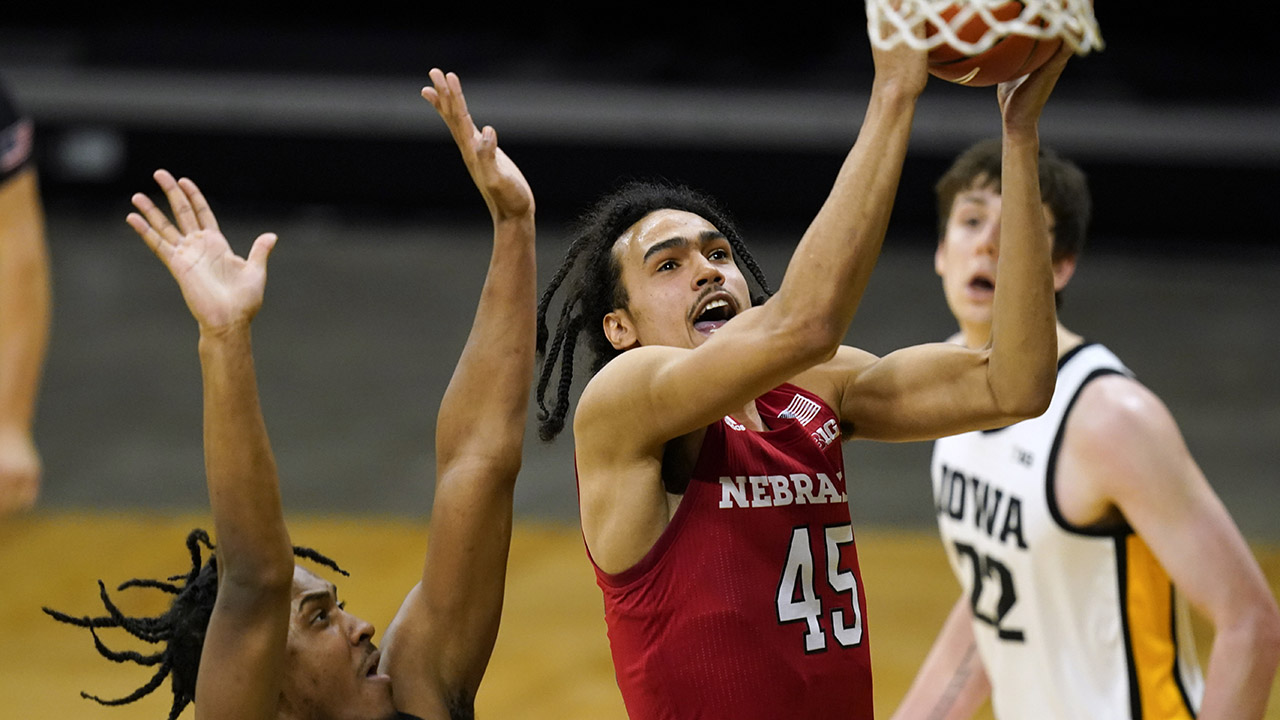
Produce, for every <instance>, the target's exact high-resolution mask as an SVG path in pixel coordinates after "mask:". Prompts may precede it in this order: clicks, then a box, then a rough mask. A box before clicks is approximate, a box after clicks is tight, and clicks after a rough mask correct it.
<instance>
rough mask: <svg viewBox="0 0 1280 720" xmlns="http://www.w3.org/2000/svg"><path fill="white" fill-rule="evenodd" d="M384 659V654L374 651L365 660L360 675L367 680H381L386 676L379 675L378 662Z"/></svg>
mask: <svg viewBox="0 0 1280 720" xmlns="http://www.w3.org/2000/svg"><path fill="white" fill-rule="evenodd" d="M381 658H382V653H381V652H380V651H378V650H374V651H373V652H371V653H369V655H368V657H366V658H365V661H364V664H363V665H361V666H360V675H361V677H363V678H365V679H366V680H374V679H381V678H384V677H386V676H384V675H379V674H378V662H379V661H380V660H381Z"/></svg>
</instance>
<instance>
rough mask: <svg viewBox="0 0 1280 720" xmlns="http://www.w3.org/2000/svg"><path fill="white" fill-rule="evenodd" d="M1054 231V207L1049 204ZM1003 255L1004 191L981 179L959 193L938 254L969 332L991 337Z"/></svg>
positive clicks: (954, 306)
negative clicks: (1002, 217) (1001, 199)
mask: <svg viewBox="0 0 1280 720" xmlns="http://www.w3.org/2000/svg"><path fill="white" fill-rule="evenodd" d="M1044 214H1045V222H1046V223H1047V225H1048V227H1049V228H1050V235H1052V228H1053V213H1052V212H1050V211H1049V208H1048V206H1047V205H1046V206H1044ZM999 257H1000V193H999V192H997V191H996V189H995V187H994V186H993V185H991V184H990V183H984V182H982V181H981V180H980V181H978V182H975V183H974V184H973V185H972V186H971V187H970V188H969V189H967V190H964V191H962V192H960V193H959V194H957V195H956V197H955V200H954V201H953V202H952V204H951V214H950V216H948V218H947V226H946V231H945V233H944V234H943V237H942V241H941V242H940V243H938V249H937V251H936V252H935V254H934V269H935V270H936V271H937V273H938V275H939V276H940V277H941V278H942V292H943V295H945V296H946V299H947V305H948V306H949V307H950V308H951V314H952V315H955V318H956V322H958V323H959V324H960V329H961V330H962V331H964V332H965V334H966V335H968V336H970V337H974V338H976V339H977V340H978V341H979V342H986V338H987V337H988V336H989V335H990V332H991V317H992V302H993V301H994V299H995V290H996V260H997V259H998V258H999Z"/></svg>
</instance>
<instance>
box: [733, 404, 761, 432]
mask: <svg viewBox="0 0 1280 720" xmlns="http://www.w3.org/2000/svg"><path fill="white" fill-rule="evenodd" d="M729 417H731V418H733V419H734V421H736V422H737V423H738V424H740V425H742V426H744V427H746V428H747V429H749V430H754V431H756V432H764V431H765V430H768V429H769V426H768V425H765V424H764V419H763V418H761V417H760V411H759V410H757V409H756V401H755V400H752V401H751V402H749V403H747V404H746V405H745V406H744V407H743V408H742V409H741V410H737V411H735V412H732V413H729Z"/></svg>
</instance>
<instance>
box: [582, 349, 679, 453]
mask: <svg viewBox="0 0 1280 720" xmlns="http://www.w3.org/2000/svg"><path fill="white" fill-rule="evenodd" d="M687 352H688V351H687V350H684V349H682V348H675V347H666V346H661V345H653V346H642V347H636V348H632V349H630V350H627V351H625V352H623V353H622V354H620V355H618V356H617V357H615V358H613V359H612V360H610V361H609V362H607V363H605V365H604V367H602V368H600V370H598V371H597V372H596V373H595V374H594V375H592V376H591V378H590V379H589V380H588V381H587V384H586V385H585V386H584V387H583V388H582V394H581V395H580V396H579V397H578V408H577V410H576V411H575V413H574V427H575V432H576V429H577V428H581V427H587V428H591V427H595V426H597V425H598V424H600V423H604V424H606V425H608V424H610V423H611V422H612V421H614V420H619V419H621V418H620V416H621V415H623V414H625V413H620V412H619V408H626V407H628V406H632V405H634V404H635V402H636V396H637V394H639V393H646V392H648V390H649V388H650V387H652V384H653V379H654V375H655V374H656V373H660V372H661V371H662V368H663V367H665V366H666V365H667V364H668V363H670V362H671V361H672V360H673V359H674V358H676V357H677V356H678V355H679V354H680V353H687Z"/></svg>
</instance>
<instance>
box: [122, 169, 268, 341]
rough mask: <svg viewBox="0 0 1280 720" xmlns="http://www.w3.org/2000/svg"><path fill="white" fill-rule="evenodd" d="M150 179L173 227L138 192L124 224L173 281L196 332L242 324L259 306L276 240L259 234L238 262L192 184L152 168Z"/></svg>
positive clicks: (211, 213) (156, 208)
mask: <svg viewBox="0 0 1280 720" xmlns="http://www.w3.org/2000/svg"><path fill="white" fill-rule="evenodd" d="M155 179H156V182H157V183H158V184H159V185H160V189H161V190H163V191H164V194H165V196H166V197H168V199H169V207H170V208H171V209H172V210H173V217H174V220H175V221H176V222H177V226H176V227H175V226H174V224H173V223H171V222H169V219H168V218H167V217H165V214H164V211H162V210H161V209H160V208H158V207H156V205H155V203H153V202H151V199H150V198H148V197H147V196H146V195H144V194H142V193H137V194H135V195H134V196H133V205H134V207H136V208H138V211H139V212H138V213H129V216H128V217H127V218H126V221H127V222H128V223H129V226H130V227H132V228H133V229H134V230H135V231H136V232H137V233H138V235H140V236H141V237H142V239H143V240H144V241H145V242H146V243H147V247H149V248H151V251H152V252H154V253H155V254H156V256H157V257H159V258H160V260H161V261H162V262H164V264H165V267H167V268H169V272H170V273H171V274H172V275H173V278H174V279H175V280H177V281H178V287H179V288H181V289H182V297H183V299H184V300H186V301H187V308H188V309H190V310H191V314H192V315H193V316H194V317H195V319H196V322H198V323H199V324H200V329H201V331H202V332H203V331H217V330H221V329H225V328H228V327H231V326H234V325H238V324H242V323H245V324H247V323H248V322H249V321H250V320H252V319H253V316H254V315H256V314H257V312H258V310H259V309H260V308H261V307H262V294H263V290H264V289H265V287H266V282H267V256H268V255H269V254H270V253H271V249H272V248H273V247H275V244H276V236H275V235H274V234H273V233H264V234H262V235H259V236H258V239H257V240H255V241H254V242H253V247H252V248H251V249H250V250H249V257H248V258H247V259H245V258H241V257H239V256H237V255H236V254H235V253H234V252H232V250H231V246H230V245H229V244H228V243H227V239H226V238H225V237H223V236H222V231H220V230H219V229H218V221H217V219H216V218H214V216H213V211H212V210H210V209H209V203H208V202H207V201H206V200H205V198H204V195H202V194H201V193H200V189H199V188H197V187H196V184H195V183H194V182H192V181H191V180H188V179H187V178H183V179H181V180H174V178H173V176H172V175H170V174H169V172H168V171H166V170H157V171H156V172H155ZM139 213H141V214H139Z"/></svg>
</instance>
